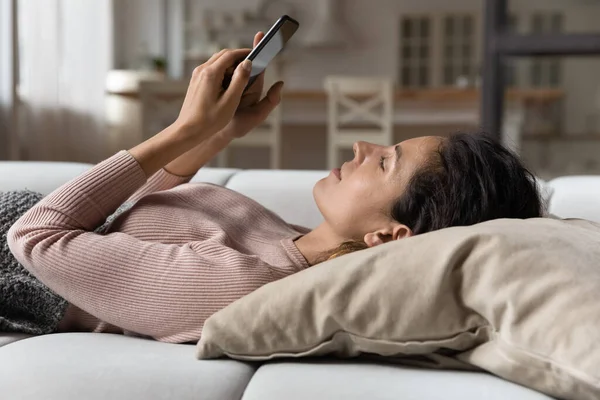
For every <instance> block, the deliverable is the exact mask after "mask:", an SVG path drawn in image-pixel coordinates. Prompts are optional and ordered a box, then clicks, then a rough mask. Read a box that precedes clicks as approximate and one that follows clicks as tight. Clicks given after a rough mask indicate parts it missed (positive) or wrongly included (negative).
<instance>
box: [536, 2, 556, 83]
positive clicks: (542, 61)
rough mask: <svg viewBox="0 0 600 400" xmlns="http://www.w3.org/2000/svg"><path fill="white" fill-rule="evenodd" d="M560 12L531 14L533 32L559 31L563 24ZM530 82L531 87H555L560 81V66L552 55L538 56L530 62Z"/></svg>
mask: <svg viewBox="0 0 600 400" xmlns="http://www.w3.org/2000/svg"><path fill="white" fill-rule="evenodd" d="M563 20H564V18H563V15H562V14H560V13H536V14H534V15H532V16H531V32H532V33H533V34H538V35H539V34H545V33H560V32H562V31H563V25H564V21H563ZM530 82H531V86H533V87H557V86H560V85H561V83H562V66H561V63H560V61H559V60H558V59H557V58H554V57H538V58H535V59H534V60H533V61H532V63H531V70H530Z"/></svg>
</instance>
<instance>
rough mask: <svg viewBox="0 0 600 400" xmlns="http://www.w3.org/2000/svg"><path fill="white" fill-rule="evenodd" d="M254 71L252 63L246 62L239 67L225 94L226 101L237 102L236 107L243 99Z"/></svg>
mask: <svg viewBox="0 0 600 400" xmlns="http://www.w3.org/2000/svg"><path fill="white" fill-rule="evenodd" d="M251 71H252V61H250V60H244V61H243V62H242V63H240V65H238V66H237V68H236V69H235V71H234V73H233V77H232V78H231V83H230V84H229V87H228V88H227V90H226V91H225V93H224V94H223V97H224V100H225V101H226V102H227V103H229V102H235V104H236V106H237V104H238V103H239V102H240V99H241V98H242V94H243V93H244V89H245V88H246V85H247V84H248V80H249V79H250V72H251Z"/></svg>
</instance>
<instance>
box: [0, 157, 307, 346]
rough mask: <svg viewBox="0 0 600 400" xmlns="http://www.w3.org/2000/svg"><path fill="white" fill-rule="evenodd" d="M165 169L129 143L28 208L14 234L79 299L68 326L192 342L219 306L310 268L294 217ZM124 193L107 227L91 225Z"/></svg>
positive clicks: (22, 253) (47, 278) (49, 278)
mask: <svg viewBox="0 0 600 400" xmlns="http://www.w3.org/2000/svg"><path fill="white" fill-rule="evenodd" d="M190 179H191V177H178V176H175V175H172V174H169V173H168V172H166V171H165V170H164V169H163V170H160V171H159V172H157V173H156V174H154V175H153V176H152V177H151V178H150V179H148V180H147V179H146V176H145V174H144V171H143V170H142V168H141V167H140V165H139V163H138V162H137V161H136V160H135V159H134V158H133V157H132V156H131V155H130V154H129V153H128V152H127V151H121V152H119V153H117V154H115V155H114V156H112V157H110V158H109V159H107V160H105V161H103V162H101V163H100V164H98V165H96V166H95V167H93V168H92V169H91V170H89V171H87V172H86V173H84V174H82V175H81V176H79V177H77V178H75V179H74V180H72V181H70V182H68V183H66V184H65V185H63V186H62V187H60V188H59V189H57V190H55V191H54V192H53V193H51V194H50V195H48V196H47V197H46V198H44V199H43V200H42V201H41V202H40V203H38V204H37V205H36V206H35V207H33V208H32V209H30V210H29V211H28V212H27V213H25V214H24V215H23V216H22V217H21V218H20V219H19V220H18V221H17V222H16V223H15V224H14V225H13V226H12V227H11V229H10V230H9V232H8V235H7V241H8V244H9V247H10V250H11V251H12V253H13V254H14V256H15V257H16V258H17V260H19V262H20V263H21V264H22V265H23V266H24V267H25V268H27V269H28V270H29V271H30V272H31V273H32V274H34V275H35V276H36V277H37V278H38V279H39V280H40V281H42V282H43V283H44V284H45V285H47V286H48V287H49V288H50V289H52V290H53V291H54V292H56V293H57V294H59V295H60V296H62V297H63V298H65V299H66V300H67V301H68V302H69V303H70V304H71V306H70V307H69V309H68V311H67V315H66V316H65V320H64V321H63V323H62V324H61V327H60V329H61V330H63V331H73V330H76V331H95V332H120V333H125V334H132V335H142V336H148V337H152V338H154V339H157V340H160V341H164V342H171V343H183V342H195V341H197V340H198V339H199V338H200V334H201V331H202V326H203V324H204V321H205V320H206V319H207V318H208V317H209V316H210V315H212V314H213V313H214V312H216V311H218V310H220V309H221V308H223V307H225V306H227V305H228V304H230V303H231V302H233V301H235V300H237V299H239V298H241V297H243V296H244V295H246V294H248V293H250V292H252V291H253V290H255V289H257V288H259V287H260V286H263V285H265V284H266V283H269V282H272V281H274V280H277V279H280V278H283V277H285V276H287V275H290V274H293V273H295V272H298V271H299V270H301V269H303V268H306V267H308V264H307V263H306V260H305V259H304V258H303V257H302V254H301V253H300V252H299V251H298V249H297V248H296V246H295V245H294V243H293V240H294V239H296V238H297V237H299V236H300V235H301V234H303V233H306V232H307V230H306V229H302V228H299V227H297V226H292V225H289V224H287V223H286V222H285V221H283V220H282V219H281V218H280V217H278V216H277V215H276V214H274V213H272V212H271V211H269V210H267V209H266V208H264V207H263V206H261V205H260V204H258V203H257V202H255V201H253V200H251V199H249V198H247V197H246V196H244V195H242V194H240V193H237V192H234V191H232V190H229V189H227V188H224V187H220V186H216V185H211V184H202V183H187V184H183V185H182V183H186V182H188V181H189V180H190ZM125 202H135V205H134V206H133V207H132V208H131V209H130V210H128V211H126V212H124V213H123V214H121V215H120V216H118V217H117V218H116V219H115V220H114V221H113V222H112V224H111V225H110V227H109V228H108V231H107V234H105V235H100V234H98V233H94V232H93V231H94V229H95V228H97V227H98V226H100V225H101V224H102V223H104V222H105V221H106V219H107V217H108V216H110V215H111V214H112V213H113V212H115V210H116V209H117V208H118V207H119V206H120V205H122V204H123V203H125Z"/></svg>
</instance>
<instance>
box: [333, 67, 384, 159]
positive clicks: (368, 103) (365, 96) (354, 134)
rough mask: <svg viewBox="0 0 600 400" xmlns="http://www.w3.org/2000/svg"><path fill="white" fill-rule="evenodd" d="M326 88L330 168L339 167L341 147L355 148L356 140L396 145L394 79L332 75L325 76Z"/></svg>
mask: <svg viewBox="0 0 600 400" xmlns="http://www.w3.org/2000/svg"><path fill="white" fill-rule="evenodd" d="M325 91H326V92H327V98H328V107H327V114H328V121H327V140H328V143H327V147H328V155H327V159H328V161H327V163H328V167H329V168H333V167H337V166H339V160H338V159H339V150H340V149H343V148H351V147H352V145H353V144H354V142H356V141H359V140H365V141H369V142H372V143H376V144H379V145H382V146H390V145H392V144H393V140H394V132H393V127H394V82H393V81H392V80H391V79H389V78H384V77H352V76H329V77H327V78H325ZM365 126H367V127H365ZM359 127H360V128H359Z"/></svg>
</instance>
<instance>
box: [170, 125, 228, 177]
mask: <svg viewBox="0 0 600 400" xmlns="http://www.w3.org/2000/svg"><path fill="white" fill-rule="evenodd" d="M229 143H230V140H229V139H226V138H224V137H223V136H222V135H219V134H216V135H214V136H213V137H211V138H210V139H208V140H205V141H204V142H202V143H200V144H198V145H196V147H194V148H193V149H191V150H188V151H187V152H186V153H184V154H182V155H181V156H179V157H177V158H176V159H175V160H173V161H171V162H170V163H169V164H167V165H166V166H165V170H167V172H169V173H171V174H173V175H178V176H190V175H194V174H196V172H198V170H199V169H200V168H202V167H203V166H204V165H206V164H207V163H208V162H209V161H210V160H212V159H213V158H214V157H215V156H216V155H217V154H218V153H219V152H220V151H221V150H223V149H224V148H225V147H227V145H228V144H229Z"/></svg>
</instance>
